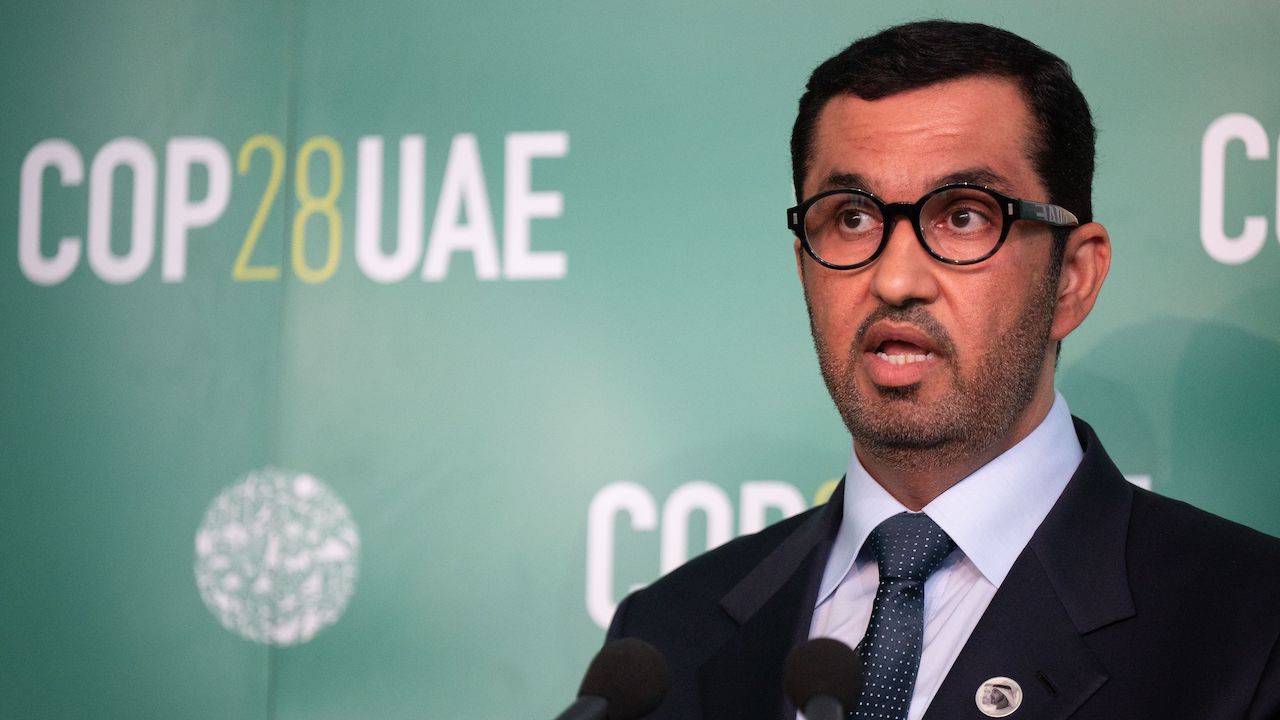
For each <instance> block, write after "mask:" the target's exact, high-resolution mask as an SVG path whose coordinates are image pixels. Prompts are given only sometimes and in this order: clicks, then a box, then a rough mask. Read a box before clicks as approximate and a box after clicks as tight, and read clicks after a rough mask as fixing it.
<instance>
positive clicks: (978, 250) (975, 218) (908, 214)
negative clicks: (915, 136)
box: [787, 183, 1080, 270]
mask: <svg viewBox="0 0 1280 720" xmlns="http://www.w3.org/2000/svg"><path fill="white" fill-rule="evenodd" d="M898 217H905V218H907V219H908V220H910V221H911V226H912V227H913V228H915V231H916V237H917V238H918V239H919V240H920V244H921V245H922V246H923V247H924V249H925V250H926V251H927V252H928V253H929V255H931V256H932V257H933V258H934V259H936V260H938V261H940V262H944V263H948V264H950V265H972V264H974V263H979V262H982V261H983V260H986V259H987V258H989V257H991V256H992V255H995V254H996V251H997V250H999V249H1000V246H1001V245H1003V244H1004V241H1005V238H1006V237H1008V235H1009V227H1010V226H1011V225H1013V223H1014V222H1016V221H1018V220H1031V221H1034V222H1040V223H1044V224H1046V225H1051V226H1053V227H1075V226H1077V225H1079V224H1080V221H1078V220H1077V219H1076V216H1075V215H1073V214H1071V212H1069V211H1068V210H1066V209H1064V208H1061V207H1058V206H1057V205H1051V204H1049V203H1042V202H1036V201H1034V200H1021V199H1018V198H1012V197H1009V196H1008V195H1004V194H1002V193H999V192H996V191H995V190H992V189H991V188H988V187H984V186H982V185H974V184H972V183H953V184H950V185H943V186H942V187H940V188H936V189H934V190H930V191H929V192H928V193H925V195H924V197H922V198H920V199H919V200H917V201H915V202H914V203H886V202H884V201H883V200H881V199H880V198H878V197H876V196H875V195H873V194H871V193H869V192H867V191H866V190H859V189H856V188H841V189H838V190H826V191H824V192H820V193H818V194H817V195H814V196H813V197H811V198H809V199H808V200H805V201H804V202H802V203H800V204H799V205H797V206H795V207H793V208H788V209H787V228H788V229H790V230H791V231H792V232H794V233H795V234H796V237H798V238H800V243H801V244H802V245H804V249H805V251H806V252H808V253H809V255H810V256H811V257H812V258H813V259H814V260H817V261H818V262H820V263H822V264H823V265H826V266H827V267H829V268H832V269H835V270H853V269H854V268H860V267H862V266H864V265H867V264H869V263H870V262H872V261H873V260H875V259H876V258H877V257H880V253H881V252H883V251H884V248H885V245H887V244H888V242H889V235H890V234H892V232H893V228H894V225H895V224H896V222H895V221H896V220H897V218H898Z"/></svg>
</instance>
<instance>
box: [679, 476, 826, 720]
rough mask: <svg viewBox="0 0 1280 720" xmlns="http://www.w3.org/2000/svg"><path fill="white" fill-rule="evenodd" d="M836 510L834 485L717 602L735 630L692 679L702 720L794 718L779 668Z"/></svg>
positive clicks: (807, 613) (817, 577)
mask: <svg viewBox="0 0 1280 720" xmlns="http://www.w3.org/2000/svg"><path fill="white" fill-rule="evenodd" d="M843 510H844V485H843V483H842V484H841V485H840V487H838V488H837V489H836V492H835V493H834V494H832V496H831V499H830V500H828V501H827V504H826V505H825V506H824V507H823V508H822V509H821V510H819V511H818V512H816V513H814V514H813V515H812V516H811V517H810V518H809V519H807V520H806V521H805V522H804V523H802V524H801V525H800V526H799V527H797V528H796V530H795V531H794V532H792V533H791V534H790V535H789V536H787V538H786V539H784V540H783V541H782V543H780V544H779V545H778V546H777V548H775V549H774V550H773V551H772V552H771V553H770V554H769V555H768V556H766V557H765V559H764V560H763V561H762V562H761V563H760V564H759V565H757V566H756V567H755V568H754V569H752V571H751V572H750V573H748V574H747V575H746V576H745V577H743V579H742V580H741V581H740V582H739V583H738V584H737V585H735V586H734V588H733V589H732V590H730V591H729V592H728V593H727V594H726V595H725V596H724V598H723V599H721V601H720V607H721V609H722V610H724V612H725V613H726V614H727V615H728V616H729V617H730V618H731V619H732V620H733V621H734V622H735V623H736V624H737V629H736V631H735V632H734V633H733V634H732V635H731V636H730V638H729V639H728V641H726V642H725V643H724V644H723V645H721V646H720V648H719V649H718V650H717V651H716V652H715V654H714V655H712V657H711V658H710V659H709V660H708V661H707V662H706V663H705V664H704V665H703V666H702V668H701V669H700V671H699V674H698V679H699V688H700V694H701V700H702V707H703V709H704V717H706V718H707V720H747V719H754V718H760V719H761V720H765V719H768V720H776V719H777V718H783V717H788V716H790V717H794V716H795V709H794V708H793V707H791V705H790V703H789V702H787V701H786V699H785V698H784V697H783V693H782V667H783V663H784V662H785V660H786V657H787V655H788V654H789V653H790V651H791V648H793V647H795V646H796V645H797V644H799V643H800V642H802V641H803V640H804V639H805V638H807V637H808V636H809V622H810V620H811V618H812V615H813V603H814V598H815V596H816V595H817V592H818V583H819V582H820V581H821V579H822V571H823V568H824V566H825V564H826V558H827V555H828V554H829V553H830V549H831V542H832V539H833V538H834V536H835V531H836V529H837V528H838V527H839V526H840V517H841V515H842V513H843Z"/></svg>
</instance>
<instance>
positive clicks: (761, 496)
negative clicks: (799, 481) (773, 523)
mask: <svg viewBox="0 0 1280 720" xmlns="http://www.w3.org/2000/svg"><path fill="white" fill-rule="evenodd" d="M769 508H774V509H776V510H781V511H782V517H784V518H789V517H791V516H792V515H799V514H800V513H802V512H804V510H805V503H804V496H803V495H801V494H800V491H799V490H797V489H796V488H795V486H794V485H791V484H789V483H784V482H778V481H776V480H760V481H756V482H746V483H743V484H742V494H741V496H740V498H739V503H738V534H739V535H746V534H748V533H753V532H759V531H761V530H763V529H764V528H765V525H767V524H768V523H767V522H766V520H767V519H768V513H769Z"/></svg>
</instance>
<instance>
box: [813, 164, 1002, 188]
mask: <svg viewBox="0 0 1280 720" xmlns="http://www.w3.org/2000/svg"><path fill="white" fill-rule="evenodd" d="M953 183H972V184H974V185H985V186H987V187H990V188H993V189H995V190H1006V189H1008V187H1009V181H1008V179H1006V178H1005V176H1003V175H1001V174H1000V173H998V172H996V171H995V170H992V169H991V168H989V167H982V166H977V167H971V168H965V169H963V170H956V171H955V172H950V173H947V174H946V175H942V176H940V177H937V178H934V180H933V182H932V183H930V185H929V186H930V187H941V186H943V185H951V184H953ZM838 188H858V189H860V190H868V191H873V188H872V187H871V184H870V182H868V180H867V179H866V178H865V177H863V176H862V175H859V174H858V173H850V172H833V173H831V174H830V175H828V176H827V177H826V179H825V180H823V181H822V184H821V185H819V186H818V192H822V191H823V190H835V189H838Z"/></svg>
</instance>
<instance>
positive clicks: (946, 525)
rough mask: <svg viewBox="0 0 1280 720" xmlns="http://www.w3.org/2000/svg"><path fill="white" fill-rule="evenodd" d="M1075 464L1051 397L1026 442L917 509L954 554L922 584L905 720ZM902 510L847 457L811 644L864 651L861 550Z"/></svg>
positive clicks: (1063, 418)
mask: <svg viewBox="0 0 1280 720" xmlns="http://www.w3.org/2000/svg"><path fill="white" fill-rule="evenodd" d="M1083 457H1084V452H1083V451H1082V450H1081V449H1080V442H1079V440H1078V439H1077V438H1076V433H1075V428H1074V427H1073V426H1072V423H1071V413H1070V411H1069V410H1068V409H1067V403H1066V400H1064V399H1063V398H1062V395H1061V394H1059V393H1057V392H1056V391H1055V393H1054V401H1053V407H1052V408H1050V410H1049V414H1048V415H1047V416H1045V419H1044V421H1043V422H1041V423H1040V425H1039V426H1037V427H1036V429H1035V430H1033V431H1032V432H1031V434H1030V435H1028V436H1027V437H1026V438H1024V439H1023V440H1022V441H1021V442H1019V443H1018V444H1017V445H1015V446H1013V447H1012V448H1010V449H1009V450H1008V451H1006V452H1005V453H1004V454H1002V455H1000V456H999V457H997V458H995V459H994V460H992V461H991V462H989V463H987V464H986V465H984V466H982V467H981V468H979V469H978V470H976V471H975V472H974V473H973V474H972V475H970V476H968V477H966V478H964V479H963V480H961V481H960V482H958V483H956V484H955V485H953V486H951V487H950V488H948V489H947V490H946V492H944V493H942V494H941V495H939V496H938V497H936V498H934V500H933V501H932V502H930V503H929V504H928V505H926V506H925V507H924V508H923V509H922V512H924V513H926V514H927V515H928V516H929V517H930V518H932V519H933V521H934V522H936V523H937V524H938V526H939V527H941V528H942V529H943V530H944V531H946V533H947V534H948V535H950V536H951V539H952V540H954V541H955V543H956V550H954V551H953V552H952V553H951V554H950V555H949V556H948V557H947V559H946V560H944V561H943V562H942V565H941V567H940V568H939V569H938V570H937V571H935V572H934V573H933V575H931V576H930V577H929V579H928V580H927V581H926V582H925V586H924V587H925V590H924V641H923V646H922V649H921V653H920V672H919V674H918V675H917V676H916V684H915V690H914V692H913V693H912V696H911V707H910V710H909V711H908V713H907V719H908V720H919V718H920V717H921V716H922V715H924V712H925V710H927V709H928V707H929V702H930V701H931V700H932V699H933V696H934V694H935V693H936V692H937V691H938V686H940V685H941V684H942V679H943V678H944V677H946V675H947V672H948V671H949V670H950V669H951V664H952V663H953V662H955V659H956V656H957V655H959V654H960V648H962V647H963V646H964V644H965V641H966V640H968V638H969V634H970V633H971V632H973V628H974V626H976V625H977V624H978V618H980V617H981V616H982V613H983V612H985V611H986V609H987V605H988V604H989V603H990V602H991V598H992V596H993V595H995V593H996V590H997V589H998V588H999V587H1000V584H1001V583H1002V582H1004V578H1005V576H1006V575H1008V574H1009V569H1010V568H1011V567H1012V566H1013V561H1014V560H1015V559H1016V558H1017V557H1018V555H1019V554H1020V553H1021V552H1022V550H1023V548H1024V547H1026V545H1027V542H1028V541H1030V540H1031V535H1032V534H1033V533H1035V530H1036V528H1037V527H1039V526H1040V523H1041V522H1042V521H1043V520H1044V518H1045V516H1046V515H1047V514H1048V513H1049V509H1050V508H1052V507H1053V504H1054V503H1055V502H1056V501H1057V499H1058V496H1059V495H1061V494H1062V490H1063V488H1065V487H1066V485H1067V482H1068V481H1069V480H1070V479H1071V476H1072V474H1073V473H1075V470H1076V467H1077V466H1079V465H1080V460H1081V459H1082V458H1083ZM906 510H907V509H906V508H905V507H904V506H903V505H902V504H901V503H899V502H898V501H897V500H895V499H894V498H893V496H891V495H890V494H889V493H888V492H887V491H885V489H884V488H882V487H881V486H880V485H879V484H878V483H877V482H876V481H875V480H874V479H873V478H872V477H871V476H870V475H869V474H867V471H866V469H865V468H863V467H862V463H861V462H859V461H858V456H857V453H850V457H849V469H848V472H847V474H846V475H845V490H844V519H843V521H842V522H841V525H840V530H839V531H838V533H837V534H836V539H835V544H834V545H833V546H832V550H831V557H830V558H829V559H828V560H827V566H826V571H825V572H824V573H823V576H822V584H821V585H820V586H819V589H818V598H817V604H816V605H815V606H814V612H813V621H812V623H811V624H810V626H809V637H833V638H836V639H838V640H841V641H843V642H844V643H846V644H847V645H849V647H856V646H857V645H858V643H860V642H862V636H863V634H864V633H865V632H866V630H867V623H868V622H869V621H870V620H871V605H872V603H873V601H874V600H875V595H876V586H877V584H878V583H879V572H878V569H877V567H876V560H875V557H874V555H873V554H872V553H871V549H870V548H869V547H867V548H864V547H863V545H864V543H865V542H866V539H867V537H868V536H869V535H870V534H871V531H872V530H874V529H875V527H876V526H877V525H879V524H880V523H881V522H882V521H883V520H885V519H887V518H889V517H891V516H893V515H897V514H898V513H900V512H904V511H906ZM974 691H975V692H976V691H977V688H974Z"/></svg>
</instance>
